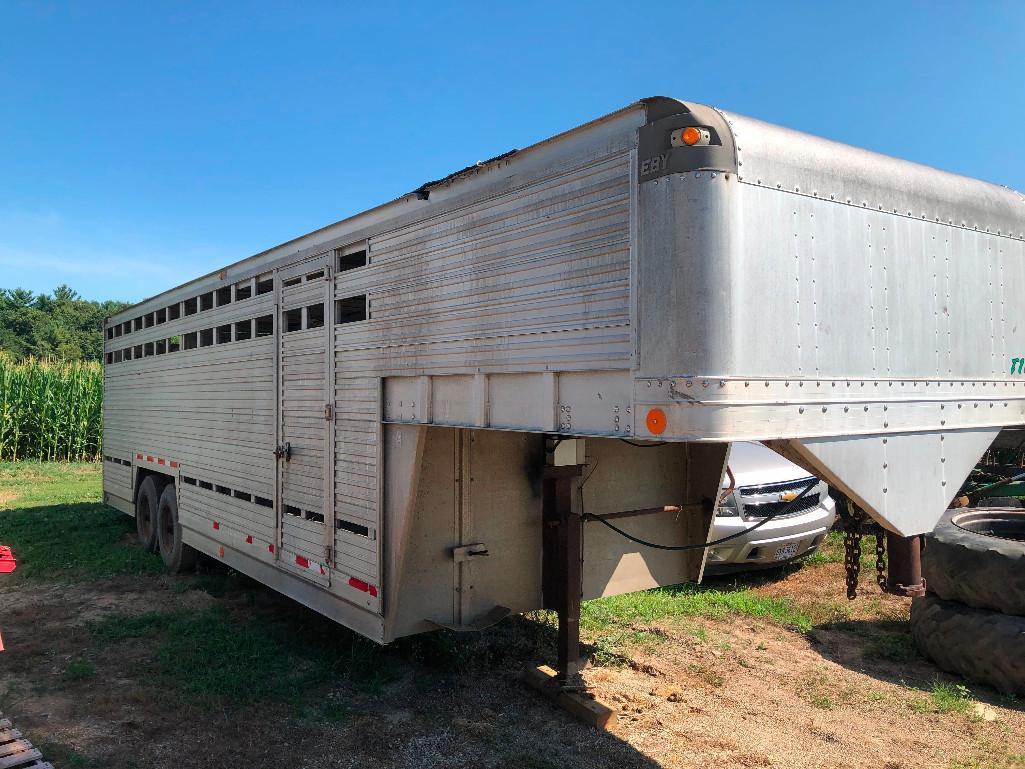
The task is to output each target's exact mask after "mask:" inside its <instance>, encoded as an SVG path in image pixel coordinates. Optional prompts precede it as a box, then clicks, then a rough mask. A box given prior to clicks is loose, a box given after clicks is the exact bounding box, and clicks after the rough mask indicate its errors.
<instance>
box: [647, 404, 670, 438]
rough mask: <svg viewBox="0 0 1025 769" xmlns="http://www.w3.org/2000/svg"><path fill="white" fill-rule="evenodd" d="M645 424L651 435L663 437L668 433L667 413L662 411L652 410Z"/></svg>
mask: <svg viewBox="0 0 1025 769" xmlns="http://www.w3.org/2000/svg"><path fill="white" fill-rule="evenodd" d="M644 423H645V424H646V425H647V426H648V432H649V433H651V434H652V435H661V434H662V433H664V432H665V431H666V412H664V411H663V410H662V409H651V410H650V411H648V416H647V417H646V418H645V420H644Z"/></svg>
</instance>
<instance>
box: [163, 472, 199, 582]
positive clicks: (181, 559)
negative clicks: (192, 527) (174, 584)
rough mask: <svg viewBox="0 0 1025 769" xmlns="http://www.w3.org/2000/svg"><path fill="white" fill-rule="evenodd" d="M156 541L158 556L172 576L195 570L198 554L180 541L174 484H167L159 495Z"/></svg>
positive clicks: (180, 531)
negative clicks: (158, 544) (157, 542)
mask: <svg viewBox="0 0 1025 769" xmlns="http://www.w3.org/2000/svg"><path fill="white" fill-rule="evenodd" d="M157 539H158V541H159V543H160V556H161V557H162V558H163V559H164V565H165V566H166V567H167V570H168V571H170V572H171V573H172V574H186V573H188V572H190V571H193V570H194V569H195V568H196V558H197V557H198V556H199V552H198V551H197V550H196V549H195V548H194V547H190V546H189V545H186V544H185V542H184V541H182V527H181V524H180V523H179V522H178V495H177V493H176V492H175V488H174V484H168V485H167V486H166V487H165V488H164V493H163V494H161V495H160V504H159V506H158V508H157Z"/></svg>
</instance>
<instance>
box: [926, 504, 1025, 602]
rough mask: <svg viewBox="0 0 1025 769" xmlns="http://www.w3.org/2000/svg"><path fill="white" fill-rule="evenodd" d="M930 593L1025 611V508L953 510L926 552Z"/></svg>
mask: <svg viewBox="0 0 1025 769" xmlns="http://www.w3.org/2000/svg"><path fill="white" fill-rule="evenodd" d="M922 574H923V576H924V577H925V580H926V584H927V585H928V587H929V592H930V593H935V594H936V595H937V596H938V597H940V598H942V599H943V600H945V601H959V602H961V603H963V604H966V605H968V606H971V607H974V608H976V609H992V610H994V611H1002V612H1004V613H1005V614H1016V615H1018V616H1025V510H1022V509H1020V508H1018V509H1010V508H992V507H990V508H982V507H978V508H968V509H965V508H961V509H957V510H948V511H947V512H946V514H945V515H944V516H943V517H942V518H941V519H940V522H939V523H938V524H936V530H935V531H933V533H932V535H930V537H929V538H928V540H927V542H926V546H925V550H923V551H922Z"/></svg>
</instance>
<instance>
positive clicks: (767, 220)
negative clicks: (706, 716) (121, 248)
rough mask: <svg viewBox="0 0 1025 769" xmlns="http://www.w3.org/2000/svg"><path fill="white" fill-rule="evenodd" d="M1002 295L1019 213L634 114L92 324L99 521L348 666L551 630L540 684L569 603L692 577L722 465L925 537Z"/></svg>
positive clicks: (1021, 318) (998, 383) (948, 483)
mask: <svg viewBox="0 0 1025 769" xmlns="http://www.w3.org/2000/svg"><path fill="white" fill-rule="evenodd" d="M1023 286H1025V198H1023V196H1022V195H1021V194H1019V193H1017V192H1014V191H1012V190H1010V189H1006V188H1002V187H998V186H995V185H992V184H987V183H984V182H981V181H977V180H974V179H969V178H964V177H960V176H955V175H953V174H949V173H944V172H942V171H938V170H934V169H932V168H927V167H923V166H920V165H915V164H912V163H908V162H904V161H901V160H896V159H893V158H889V157H884V156H882V155H878V154H874V153H872V152H868V151H865V150H860V149H855V148H853V147H849V146H845V145H842V144H838V143H835V142H831V141H826V140H823V139H820V138H816V137H813V136H809V135H806V134H802V133H798V132H796V131H791V130H787V129H784V128H780V127H778V126H774V125H769V124H766V123H763V122H759V121H757V120H752V119H750V118H746V117H742V116H740V115H735V114H732V113H729V112H725V111H723V110H718V109H714V108H711V107H707V106H702V105H698V104H691V103H684V102H680V101H677V100H675V99H669V98H651V99H645V100H642V101H639V102H637V103H635V104H632V105H630V106H628V107H626V108H624V109H622V110H619V111H618V112H614V113H612V114H610V115H606V116H605V117H602V118H599V119H597V120H594V121H593V122H590V123H587V124H585V125H582V126H580V127H578V128H575V129H573V130H571V131H568V132H566V133H564V134H560V135H558V136H555V137H553V138H551V139H548V140H546V141H543V142H541V143H539V144H536V145H534V146H532V147H529V148H527V149H524V150H520V151H517V152H511V153H508V154H506V155H502V156H500V157H497V158H494V159H493V160H490V161H487V162H484V163H478V164H477V165H475V166H471V167H469V168H467V169H464V170H462V171H459V172H457V173H454V174H452V175H450V176H448V177H446V178H444V179H441V180H439V181H436V182H432V183H428V184H425V185H423V186H422V187H420V188H419V189H417V190H415V191H413V192H411V193H409V194H408V195H404V196H402V197H400V198H398V199H396V200H394V201H392V202H390V203H387V204H385V205H382V206H380V207H378V208H374V209H371V210H369V211H366V212H364V213H361V214H358V215H356V216H353V217H351V218H349V219H345V220H343V221H341V222H338V223H336V224H332V225H330V226H328V227H325V228H323V229H320V230H317V231H315V232H312V233H309V234H307V235H304V236H302V237H300V238H298V239H296V240H293V241H290V242H288V243H285V244H283V245H280V246H277V247H275V248H272V249H270V250H268V251H265V252H263V253H260V254H256V255H255V256H251V257H249V258H248V259H244V260H242V261H239V262H236V263H235V264H232V265H230V266H228V267H226V268H224V269H223V270H220V271H219V272H216V273H213V274H210V275H206V276H204V277H201V278H198V279H196V280H193V281H191V282H189V283H186V284H184V285H182V286H179V287H177V288H173V289H171V290H169V291H166V292H164V293H162V294H160V295H158V296H156V297H154V298H152V299H149V300H147V301H145V302H142V303H141V304H139V305H137V306H135V307H132V308H130V309H128V310H125V311H124V312H122V313H119V314H118V315H116V316H114V317H112V318H110V319H109V321H108V323H107V325H106V349H105V354H106V371H105V400H104V404H105V412H104V454H105V456H104V498H105V500H106V501H107V502H108V503H109V504H111V505H113V506H115V507H117V508H118V509H120V510H122V511H124V512H125V513H128V514H129V515H136V514H137V512H138V516H137V518H138V528H139V530H140V535H141V536H142V538H143V540H144V541H146V542H147V544H152V542H153V540H154V537H155V539H156V542H157V545H156V546H158V547H159V549H160V550H161V551H162V552H163V555H164V557H165V560H166V561H167V562H168V564H169V565H170V566H171V567H172V568H175V569H181V568H186V567H187V566H188V565H189V563H190V561H191V560H192V559H193V558H194V554H195V552H196V551H199V552H202V553H206V554H207V555H209V556H212V557H214V558H217V559H220V560H222V561H224V562H225V563H227V564H229V565H230V566H232V567H234V568H235V569H238V570H239V571H241V572H244V573H246V574H248V575H250V576H252V577H254V578H255V579H257V580H259V581H261V582H263V583H265V584H267V585H269V586H271V587H273V588H275V589H276V590H279V591H281V592H282V593H284V594H286V595H289V596H291V597H293V598H294V599H296V600H298V601H300V602H302V603H303V604H305V605H307V606H309V607H312V608H313V609H315V610H317V611H319V612H322V613H323V614H325V615H327V616H329V617H332V618H334V619H335V620H337V621H338V622H340V623H342V624H344V625H346V626H348V627H350V628H353V629H355V630H356V631H358V632H360V633H362V634H364V635H366V636H368V637H370V638H373V639H375V640H377V641H379V642H388V641H391V640H393V639H395V638H398V637H400V636H405V635H408V634H412V633H418V632H421V631H426V630H430V629H432V628H437V627H450V628H457V629H476V628H481V627H484V626H486V625H488V624H491V623H493V622H495V621H497V620H498V619H500V618H501V617H503V616H505V615H507V614H509V613H517V612H525V611H529V610H534V609H537V608H541V607H546V608H552V609H556V610H557V611H558V612H559V616H560V627H561V633H560V661H559V664H560V669H561V671H562V673H563V675H564V676H565V677H566V678H570V677H572V675H573V674H574V672H575V664H576V656H577V654H576V649H577V646H576V643H577V640H576V621H577V617H578V614H579V601H580V599H581V598H591V597H595V596H602V595H611V594H616V593H623V592H628V591H635V590H642V589H645V588H649V587H653V586H656V585H665V584H671V583H678V582H683V581H688V580H698V579H700V577H701V573H702V567H703V562H704V558H705V548H704V543H706V541H707V537H708V532H709V528H710V524H711V520H712V516H713V512H714V508H715V504H716V500H717V498H718V495H719V493H720V484H721V483H722V479H723V476H724V473H725V471H726V467H727V463H728V453H729V447H730V442H731V441H739V440H763V441H766V442H767V443H769V445H770V446H772V447H773V448H775V449H776V450H777V451H779V452H780V453H783V454H785V455H786V456H788V457H789V458H791V459H793V460H795V461H797V462H798V463H799V464H801V465H803V466H804V467H806V468H807V469H808V470H809V471H810V472H813V473H815V474H817V475H819V476H821V477H822V478H824V479H825V480H827V481H828V482H829V483H830V484H831V485H833V486H834V487H836V488H837V489H839V490H841V491H842V492H843V493H845V494H846V495H847V496H848V497H849V498H850V500H852V502H853V504H854V505H856V506H857V507H858V508H860V509H862V510H863V511H865V512H866V513H867V514H868V515H869V516H871V517H872V518H874V519H875V520H876V521H877V522H879V523H880V524H882V526H884V527H885V528H886V529H887V530H888V531H889V532H891V534H892V536H893V538H894V540H895V541H914V538H913V535H918V534H920V533H923V532H927V531H930V530H931V529H932V527H933V525H934V523H935V522H936V521H937V519H938V517H939V516H940V515H941V513H942V512H943V510H944V509H945V508H946V507H947V505H948V503H949V501H950V499H951V497H952V496H953V495H954V494H955V493H956V492H957V490H958V488H959V486H960V485H961V483H962V481H963V480H964V479H965V478H966V476H967V475H968V473H969V471H970V469H971V468H972V466H973V465H974V464H975V462H976V461H977V459H978V458H979V457H980V455H982V453H983V452H984V451H985V450H986V448H987V447H988V446H989V444H990V442H991V441H992V440H993V438H994V436H996V434H997V433H998V432H999V430H1000V429H1001V427H1004V426H1010V425H1020V424H1023V423H1025V378H1023V377H1022V376H1021V375H1020V374H1017V373H1015V370H1014V365H1015V363H1016V362H1017V361H1018V360H1019V359H1021V358H1023V357H1025V291H1023V290H1022V287H1023ZM755 492H757V493H760V494H762V495H763V499H762V501H763V502H765V504H767V505H769V508H766V510H767V511H768V510H769V509H774V510H775V511H776V512H780V511H784V512H789V511H790V509H789V508H786V507H785V506H786V505H790V504H794V503H800V502H801V501H802V499H801V494H802V493H803V495H804V501H808V499H807V496H808V495H809V494H818V493H819V491H817V490H815V489H806V488H790V487H789V486H788V487H787V488H771V489H770V488H766V489H756V490H755ZM795 496H796V497H798V498H797V499H795ZM772 505H775V508H772ZM795 509H796V508H795ZM766 514H768V512H767V513H766ZM605 524H612V525H614V526H616V528H617V529H619V530H620V531H622V532H626V533H628V534H629V535H630V536H632V537H634V538H635V539H639V540H643V541H644V542H650V543H655V544H660V545H663V546H668V547H677V548H687V547H688V546H690V549H678V550H671V549H657V548H652V547H648V546H646V545H641V544H638V543H636V542H635V541H632V540H630V539H628V538H626V537H624V536H621V534H620V533H619V532H617V531H614V530H613V529H612V528H610V526H609V525H605ZM902 538H910V539H902Z"/></svg>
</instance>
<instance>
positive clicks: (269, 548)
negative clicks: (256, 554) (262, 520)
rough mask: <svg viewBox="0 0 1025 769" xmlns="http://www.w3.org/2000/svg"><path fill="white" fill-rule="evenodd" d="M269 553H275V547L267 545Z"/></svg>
mask: <svg viewBox="0 0 1025 769" xmlns="http://www.w3.org/2000/svg"><path fill="white" fill-rule="evenodd" d="M267 552H268V553H273V552H274V545H267Z"/></svg>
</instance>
